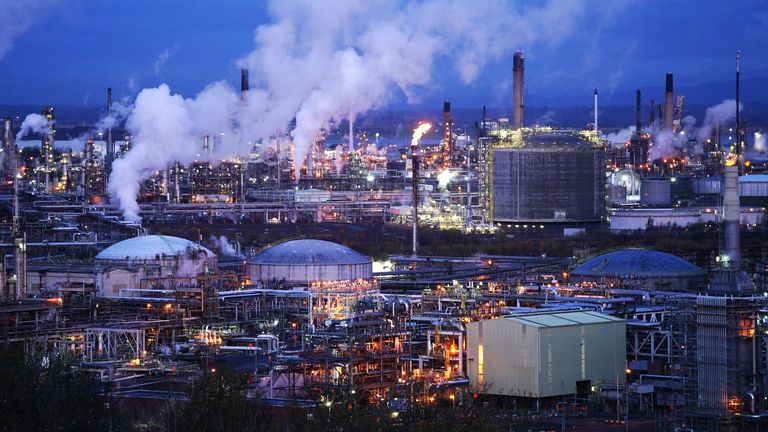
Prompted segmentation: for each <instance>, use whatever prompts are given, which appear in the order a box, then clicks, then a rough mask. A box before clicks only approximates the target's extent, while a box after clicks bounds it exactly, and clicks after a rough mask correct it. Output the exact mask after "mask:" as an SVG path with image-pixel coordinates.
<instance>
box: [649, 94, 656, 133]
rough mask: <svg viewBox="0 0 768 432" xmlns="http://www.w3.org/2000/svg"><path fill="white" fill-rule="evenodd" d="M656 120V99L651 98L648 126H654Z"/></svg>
mask: <svg viewBox="0 0 768 432" xmlns="http://www.w3.org/2000/svg"><path fill="white" fill-rule="evenodd" d="M655 121H656V101H655V100H653V99H651V109H650V112H649V113H648V126H650V127H653V123H654V122H655Z"/></svg>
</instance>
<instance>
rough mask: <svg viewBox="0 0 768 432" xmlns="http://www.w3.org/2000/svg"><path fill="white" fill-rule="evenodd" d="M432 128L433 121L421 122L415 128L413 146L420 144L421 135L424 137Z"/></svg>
mask: <svg viewBox="0 0 768 432" xmlns="http://www.w3.org/2000/svg"><path fill="white" fill-rule="evenodd" d="M430 129H432V123H419V125H418V126H417V127H416V129H414V130H413V137H412V138H411V145H412V146H417V145H419V140H420V139H421V137H423V136H424V134H425V133H427V132H429V130H430Z"/></svg>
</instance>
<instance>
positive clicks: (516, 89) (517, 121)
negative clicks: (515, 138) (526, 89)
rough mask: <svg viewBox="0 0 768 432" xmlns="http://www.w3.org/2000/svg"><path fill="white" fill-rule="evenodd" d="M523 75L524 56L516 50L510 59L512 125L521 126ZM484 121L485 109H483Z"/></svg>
mask: <svg viewBox="0 0 768 432" xmlns="http://www.w3.org/2000/svg"><path fill="white" fill-rule="evenodd" d="M524 75H525V58H523V52H522V51H518V52H516V53H515V55H514V56H513V60H512V127H513V128H515V129H520V128H521V127H523V80H524V79H525V78H524ZM483 121H485V110H483Z"/></svg>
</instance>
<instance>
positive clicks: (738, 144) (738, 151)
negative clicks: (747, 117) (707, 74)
mask: <svg viewBox="0 0 768 432" xmlns="http://www.w3.org/2000/svg"><path fill="white" fill-rule="evenodd" d="M740 75H741V51H736V155H737V156H738V157H739V162H738V167H739V173H741V170H742V162H743V156H742V151H743V150H744V149H743V146H744V144H743V143H744V137H743V136H742V134H741V132H742V131H741V112H740V111H741V110H740V109H739V98H740V97H741V90H740V89H739V85H740V81H741V77H740Z"/></svg>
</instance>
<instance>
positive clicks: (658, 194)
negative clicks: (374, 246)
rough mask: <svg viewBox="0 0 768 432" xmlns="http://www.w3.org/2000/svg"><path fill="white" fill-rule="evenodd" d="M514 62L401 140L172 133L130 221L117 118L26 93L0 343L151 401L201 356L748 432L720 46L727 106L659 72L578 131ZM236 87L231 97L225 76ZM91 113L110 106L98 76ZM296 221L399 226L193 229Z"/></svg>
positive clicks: (735, 162)
mask: <svg viewBox="0 0 768 432" xmlns="http://www.w3.org/2000/svg"><path fill="white" fill-rule="evenodd" d="M524 69H525V59H524V57H523V53H521V52H518V53H515V54H514V57H513V72H512V73H513V94H512V110H511V111H512V118H511V120H510V119H509V118H490V117H489V116H487V115H486V110H485V109H483V113H482V116H481V117H480V118H478V119H476V122H475V124H474V125H472V127H470V128H464V129H461V128H459V127H458V126H457V124H456V121H455V119H454V116H453V113H452V111H451V103H450V102H449V101H446V102H445V103H444V105H443V112H442V120H441V121H439V122H434V124H428V123H426V122H424V123H421V124H413V125H410V127H409V129H410V128H414V129H415V131H414V134H413V136H412V137H409V138H393V137H388V136H385V134H382V133H377V132H374V131H371V130H355V129H354V124H353V122H351V121H350V122H348V124H346V123H345V124H344V129H346V128H347V127H348V130H342V125H341V124H337V125H335V127H336V129H335V130H333V131H329V132H328V133H323V134H320V135H318V136H317V137H316V139H315V141H314V143H312V145H311V146H310V147H309V149H308V151H307V154H306V157H305V158H304V159H303V160H299V158H296V157H295V155H296V154H298V153H297V152H296V148H295V147H294V144H293V143H292V142H291V141H290V140H286V141H284V142H282V143H281V142H280V141H279V140H277V141H276V145H268V143H266V142H264V143H261V142H258V143H243V145H248V146H250V147H249V148H250V150H251V151H250V157H233V158H230V159H226V160H216V161H211V155H213V154H216V151H217V150H216V149H217V148H219V147H220V146H221V145H222V142H221V141H222V139H223V138H222V137H221V136H200V137H195V139H197V140H198V141H199V143H198V144H200V148H201V149H202V152H203V153H201V155H199V157H198V158H197V159H196V160H195V161H193V162H191V163H181V162H175V163H172V164H170V165H168V166H166V167H164V168H162V169H156V170H151V172H149V173H148V175H147V179H146V180H142V181H141V182H140V184H138V185H137V190H136V198H137V203H138V204H137V216H138V217H139V219H140V221H139V220H137V219H136V218H130V217H126V216H125V209H124V208H121V207H119V206H118V205H116V203H114V199H113V198H111V196H112V195H113V192H114V190H113V188H112V187H111V185H112V184H113V183H119V182H121V181H122V179H120V178H117V177H116V175H115V174H114V173H115V171H113V166H116V165H114V164H117V163H119V162H118V161H120V160H121V159H123V158H125V157H126V155H128V154H130V153H131V151H132V137H131V135H130V131H129V130H126V129H125V128H124V127H123V126H122V125H120V124H112V123H110V124H109V126H108V127H106V128H103V129H96V128H94V129H93V130H94V131H96V132H91V133H87V134H85V135H84V136H83V137H81V138H79V139H76V140H66V141H65V140H60V136H59V133H58V132H57V130H56V128H57V126H56V125H57V123H56V114H55V111H54V108H52V107H46V108H45V109H44V110H42V112H41V116H42V117H43V118H44V122H43V123H42V126H40V127H37V128H33V129H32V133H28V132H29V130H25V129H21V132H20V131H19V128H20V126H21V124H19V123H18V122H15V121H14V119H12V118H6V119H5V121H4V123H3V135H2V137H3V142H2V170H3V175H2V184H0V194H1V195H0V200H2V204H3V206H2V217H1V219H2V220H1V222H2V223H1V224H0V235H2V241H1V243H0V246H1V247H2V248H3V251H4V252H3V256H4V259H3V261H2V262H0V293H1V294H2V299H3V301H2V303H0V332H1V333H0V334H1V335H2V340H3V342H4V343H7V344H19V345H23V346H25V347H35V349H36V350H40V351H42V352H45V353H46V355H49V356H66V357H68V358H74V359H76V360H77V361H76V363H77V365H78V368H79V369H80V370H81V371H85V372H87V373H89V374H93V375H94V376H96V377H97V379H98V380H100V381H103V382H108V383H111V390H110V392H111V395H112V396H114V397H118V398H149V399H152V398H157V399H164V398H173V397H174V394H175V392H176V387H174V385H172V383H173V382H174V381H175V379H176V378H177V377H178V376H186V377H198V376H200V375H201V374H204V373H208V372H209V371H210V370H212V369H214V368H215V367H216V365H219V364H226V365H229V366H232V367H234V368H235V369H237V370H238V371H242V372H246V373H249V374H251V376H252V379H251V380H250V384H249V385H250V387H249V388H250V391H251V392H252V393H253V394H259V395H261V397H262V398H263V400H264V401H265V403H268V404H272V405H274V406H285V405H287V404H295V405H296V406H315V405H318V404H328V406H331V405H332V404H336V403H343V402H339V401H344V400H347V399H346V398H348V397H349V396H350V395H352V394H357V395H362V396H363V397H364V398H366V400H369V401H371V403H381V402H382V401H385V402H386V403H387V404H388V405H387V407H388V408H387V409H388V410H389V411H391V412H392V413H393V415H394V416H395V417H396V416H397V412H400V411H407V410H408V409H409V406H413V405H421V404H423V405H429V404H437V403H441V401H442V402H444V403H453V404H456V403H468V402H466V401H472V400H474V399H477V400H478V401H477V402H476V403H480V402H482V403H485V404H488V405H493V406H500V407H512V406H514V407H516V409H523V408H524V409H525V410H527V411H526V412H529V413H530V412H555V413H558V415H560V414H561V415H563V418H564V419H565V418H566V416H567V417H569V418H575V417H578V416H582V415H585V414H587V413H604V414H605V413H607V414H606V415H607V416H608V417H610V418H611V419H614V418H615V421H616V422H621V423H625V422H627V421H629V422H632V421H633V419H653V420H654V421H655V422H656V423H655V424H656V425H657V426H658V429H657V430H696V431H699V430H702V431H703V430H727V429H729V428H730V429H738V428H741V427H743V428H758V429H759V427H760V426H761V425H763V426H764V425H765V424H766V423H768V290H767V288H766V285H765V282H766V274H765V268H766V266H765V262H766V254H768V248H766V247H764V246H760V247H759V248H757V249H755V248H750V249H747V248H745V247H742V244H741V239H742V238H743V237H745V236H749V235H751V234H752V233H759V232H764V231H765V229H766V227H765V223H766V221H765V206H766V205H768V175H766V174H762V173H761V172H762V170H763V169H764V168H765V165H764V164H763V165H761V164H760V163H758V161H753V160H751V159H750V157H749V155H750V153H749V148H748V146H747V128H746V122H745V121H744V119H743V118H741V116H740V112H739V102H738V98H739V96H738V80H739V75H738V74H739V66H738V59H737V75H736V82H737V92H736V104H735V113H734V114H735V120H733V121H732V120H729V121H730V122H731V123H725V122H721V123H717V124H713V125H714V126H713V127H709V128H708V129H707V130H706V131H705V132H706V134H704V135H702V133H698V134H697V133H696V132H695V131H693V130H691V129H690V128H688V127H687V126H686V122H685V116H684V112H685V111H684V107H683V100H684V99H683V96H678V97H677V99H675V95H674V93H673V90H674V88H673V76H672V74H667V75H666V94H665V97H664V103H663V104H661V103H659V104H658V105H656V104H655V103H654V101H653V100H651V102H650V109H649V110H646V113H647V117H646V116H644V115H643V111H644V108H643V105H642V100H641V93H640V91H639V90H638V91H637V94H636V101H635V103H636V118H635V119H634V123H635V125H634V127H633V129H632V130H631V133H629V134H628V135H626V136H625V137H624V138H626V139H625V140H624V139H622V140H620V141H618V142H617V141H615V140H611V139H609V137H608V135H609V134H608V133H607V132H606V131H601V130H600V129H599V127H598V125H599V123H598V121H599V116H598V113H599V107H598V92H597V90H595V93H594V117H593V118H587V119H585V124H586V126H585V127H584V128H583V129H565V128H558V127H552V126H541V125H534V124H531V123H529V122H526V121H525V120H524V114H525V111H524V103H523V96H524V88H523V81H524ZM241 88H242V92H243V100H244V101H245V99H247V98H246V95H247V93H248V90H249V76H248V71H247V70H243V71H242V75H241ZM244 103H245V102H244ZM106 105H107V107H106V111H107V113H108V115H110V116H111V115H112V112H113V102H112V92H111V89H110V90H108V91H107V104H106ZM589 117H592V116H589ZM644 117H645V118H647V119H648V121H647V122H644ZM702 129H703V128H702ZM699 132H701V129H700V130H699ZM756 134H759V132H756ZM158 145H162V143H158ZM307 224H309V225H317V226H328V227H337V226H338V225H340V224H347V225H354V226H360V227H380V226H382V225H387V226H398V225H402V228H404V229H403V230H400V231H398V232H407V234H404V235H402V236H401V237H399V239H400V242H401V244H402V245H404V246H405V247H404V249H403V251H400V254H395V253H394V251H391V252H389V253H388V256H387V257H386V258H382V259H377V260H375V261H374V260H373V259H372V258H371V257H369V256H366V255H364V254H362V253H360V252H358V251H355V250H353V249H351V248H349V247H347V246H344V245H342V244H340V243H345V241H344V238H340V239H338V242H331V241H326V240H319V239H312V238H306V237H309V236H302V233H301V232H298V230H297V232H294V234H295V235H290V236H289V235H286V236H285V237H286V238H283V239H281V240H280V241H277V242H258V241H246V239H245V238H246V237H247V236H243V235H239V236H238V235H235V236H233V237H232V238H226V237H219V236H214V237H211V238H204V236H203V235H202V234H201V233H202V231H207V230H208V228H206V227H216V226H218V227H222V226H223V227H226V228H227V230H228V232H239V233H241V234H242V233H243V232H244V231H245V230H246V229H249V228H247V227H254V226H258V227H259V229H260V230H265V232H266V231H267V230H270V229H273V230H278V227H283V226H302V225H307ZM168 227H175V229H178V231H176V232H180V233H181V234H179V236H173V235H166V234H161V233H163V232H165V231H164V229H166V228H168ZM696 227H707V228H709V229H712V230H715V231H717V232H718V234H717V235H718V236H719V238H720V240H719V242H718V244H719V250H718V251H714V252H712V251H706V252H701V251H697V250H694V249H691V248H689V249H686V248H685V247H683V246H680V247H679V248H676V249H674V250H673V252H676V253H674V254H670V253H667V252H663V251H657V250H652V249H648V248H642V247H620V248H614V249H609V250H587V251H584V253H577V252H578V251H572V252H573V253H571V252H570V251H569V254H568V256H564V257H557V256H551V255H550V256H548V255H547V254H544V253H538V254H534V255H532V256H512V255H507V254H488V253H480V254H476V255H474V256H471V257H458V256H433V255H429V254H423V253H422V251H423V250H424V247H425V245H420V244H419V241H420V238H421V239H423V236H422V233H420V230H429V231H430V232H436V231H443V232H446V233H448V232H451V233H455V232H460V234H461V235H463V236H466V238H470V237H472V238H475V237H477V238H485V237H483V236H499V235H501V236H506V238H509V239H512V241H521V242H523V241H532V240H531V239H534V240H537V241H540V240H546V241H553V242H557V241H568V240H569V239H579V238H581V237H583V236H587V235H590V233H594V232H599V233H605V235H617V236H618V235H636V236H642V235H644V233H645V232H655V233H658V232H666V233H670V234H669V236H670V237H671V236H673V235H672V234H671V233H673V232H675V231H676V230H687V229H694V228H696ZM329 229H330V228H329ZM362 229H366V228H362ZM371 229H373V228H371ZM182 237H183V238H182ZM404 250H409V251H410V253H403V252H404ZM710 252H711V253H710ZM697 254H698V255H697ZM393 401H406V402H405V403H392V402H393ZM558 421H559V420H558ZM612 421H613V420H612Z"/></svg>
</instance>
